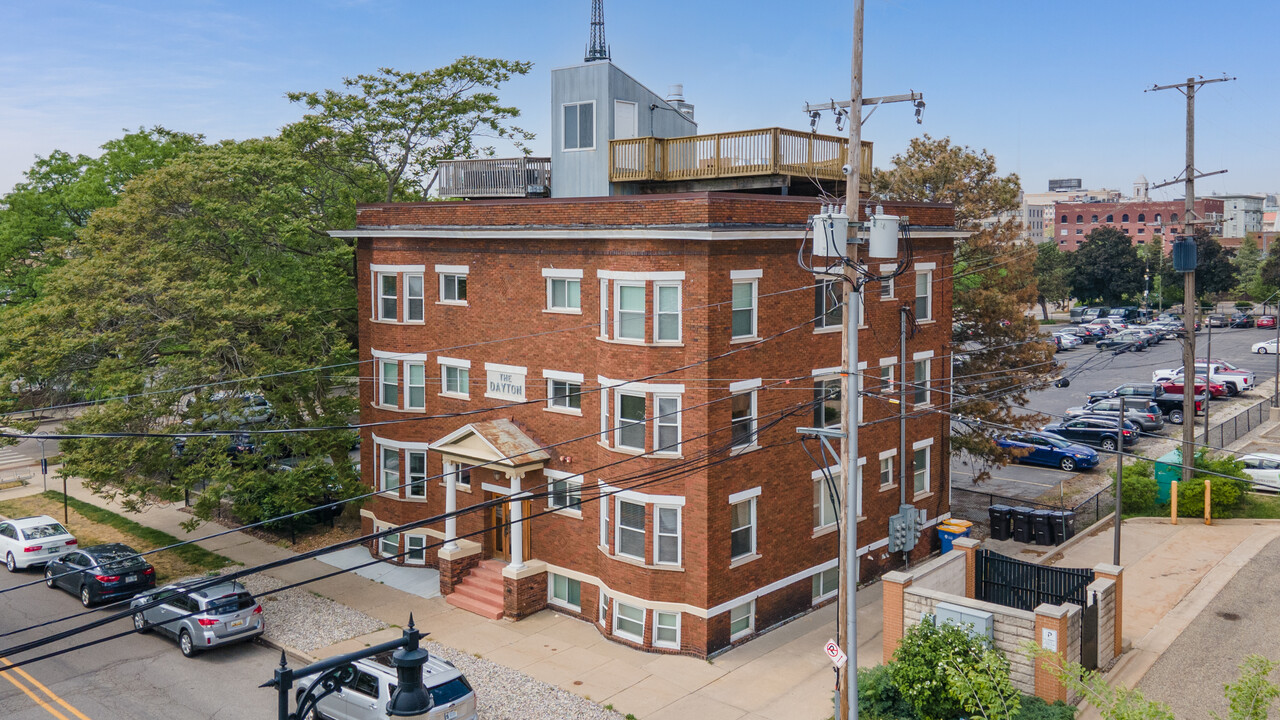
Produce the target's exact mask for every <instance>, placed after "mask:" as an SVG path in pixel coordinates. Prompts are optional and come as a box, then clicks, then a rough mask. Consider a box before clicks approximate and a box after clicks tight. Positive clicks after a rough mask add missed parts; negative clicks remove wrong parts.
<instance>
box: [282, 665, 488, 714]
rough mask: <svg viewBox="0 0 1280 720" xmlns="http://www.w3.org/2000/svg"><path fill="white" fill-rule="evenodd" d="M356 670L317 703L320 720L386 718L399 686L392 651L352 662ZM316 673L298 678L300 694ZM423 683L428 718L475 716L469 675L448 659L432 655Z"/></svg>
mask: <svg viewBox="0 0 1280 720" xmlns="http://www.w3.org/2000/svg"><path fill="white" fill-rule="evenodd" d="M353 665H354V670H355V672H354V674H353V675H352V676H351V679H350V680H349V681H348V682H345V683H343V684H342V685H341V686H340V687H339V688H338V691H337V692H335V693H333V694H331V695H328V696H326V697H325V698H323V699H322V700H320V702H319V703H317V704H316V710H315V714H314V716H315V717H316V718H320V719H321V720H373V719H374V718H377V719H378V720H383V719H384V718H388V717H390V716H389V715H387V703H388V702H390V701H391V692H392V691H393V690H395V689H396V682H397V678H396V670H395V667H393V666H392V665H391V653H390V652H385V653H381V654H379V655H375V656H374V657H372V658H369V659H367V660H357V661H355V662H354V663H353ZM315 680H316V676H314V675H313V676H311V677H306V678H300V679H299V680H298V691H297V697H299V698H301V697H302V695H303V693H305V692H306V691H307V688H308V687H309V686H310V684H311V683H313V682H315ZM422 684H423V685H424V686H425V687H426V690H427V692H429V693H431V701H432V706H431V710H430V712H428V713H427V714H426V715H424V716H422V717H425V718H427V720H476V719H477V717H478V716H477V715H476V693H475V691H474V690H472V689H471V684H470V683H468V682H467V678H466V677H465V676H463V674H462V673H461V672H460V671H459V670H458V669H457V668H456V667H454V666H453V663H451V662H449V661H448V660H441V659H440V658H438V657H436V656H434V655H432V656H431V657H429V658H428V659H427V663H426V664H425V665H423V666H422Z"/></svg>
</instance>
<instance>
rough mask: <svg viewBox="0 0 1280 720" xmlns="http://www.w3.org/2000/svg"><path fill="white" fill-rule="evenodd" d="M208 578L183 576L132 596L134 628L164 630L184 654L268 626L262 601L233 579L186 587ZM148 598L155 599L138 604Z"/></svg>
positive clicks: (251, 635)
mask: <svg viewBox="0 0 1280 720" xmlns="http://www.w3.org/2000/svg"><path fill="white" fill-rule="evenodd" d="M207 582H209V578H196V579H194V580H183V581H182V582H178V583H174V584H172V585H166V586H164V587H162V588H157V589H156V590H154V591H152V592H149V593H146V594H143V595H139V596H138V597H136V598H134V599H133V602H131V603H129V607H131V608H136V609H135V610H134V613H133V627H134V628H136V629H137V631H138V632H140V633H145V632H150V631H151V630H159V631H160V632H162V633H164V634H166V635H169V636H170V637H172V638H174V639H175V640H177V641H178V647H179V648H180V649H181V650H182V654H183V655H185V656H187V657H192V656H193V655H196V654H197V653H199V652H201V651H202V650H208V649H210V648H215V647H218V646H220V645H227V644H229V643H234V642H240V641H242V640H249V639H252V638H255V637H258V636H259V635H261V634H262V633H263V631H265V630H266V629H267V625H266V622H265V621H264V620H263V617H262V615H263V613H262V605H261V604H259V603H258V601H257V600H255V599H254V597H253V595H251V594H250V593H249V591H248V590H246V589H245V588H244V586H243V585H241V584H240V583H238V582H223V583H218V584H217V585H210V586H209V587H205V588H201V589H199V590H194V591H188V588H191V587H192V586H198V585H200V584H201V583H207ZM153 601H159V602H158V604H156V605H153V606H152V607H149V608H146V609H143V608H142V606H143V605H146V604H147V603H149V602H153Z"/></svg>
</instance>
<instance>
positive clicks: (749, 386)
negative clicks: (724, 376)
mask: <svg viewBox="0 0 1280 720" xmlns="http://www.w3.org/2000/svg"><path fill="white" fill-rule="evenodd" d="M763 385H764V379H763V378H753V379H751V380H737V381H734V382H731V383H729V392H730V393H731V394H737V393H741V392H746V391H748V390H755V389H757V388H760V387H762V386H763Z"/></svg>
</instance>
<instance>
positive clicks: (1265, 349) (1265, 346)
mask: <svg viewBox="0 0 1280 720" xmlns="http://www.w3.org/2000/svg"><path fill="white" fill-rule="evenodd" d="M1276 347H1277V345H1276V339H1275V338H1271V339H1270V340H1263V341H1262V342H1256V343H1254V344H1253V351H1254V352H1256V353H1258V354H1259V355H1268V354H1272V355H1274V354H1275V352H1276Z"/></svg>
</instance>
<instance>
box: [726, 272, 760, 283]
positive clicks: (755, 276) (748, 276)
mask: <svg viewBox="0 0 1280 720" xmlns="http://www.w3.org/2000/svg"><path fill="white" fill-rule="evenodd" d="M763 276H764V270H730V271H729V279H730V280H733V281H738V280H759V279H760V278H761V277H763Z"/></svg>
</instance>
